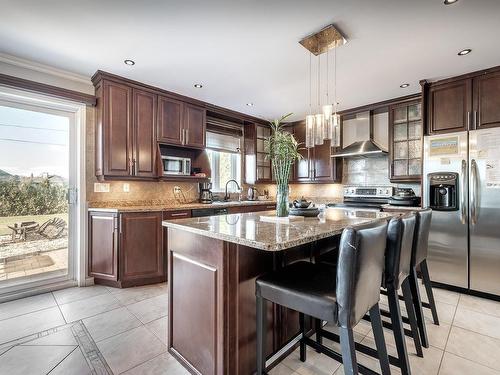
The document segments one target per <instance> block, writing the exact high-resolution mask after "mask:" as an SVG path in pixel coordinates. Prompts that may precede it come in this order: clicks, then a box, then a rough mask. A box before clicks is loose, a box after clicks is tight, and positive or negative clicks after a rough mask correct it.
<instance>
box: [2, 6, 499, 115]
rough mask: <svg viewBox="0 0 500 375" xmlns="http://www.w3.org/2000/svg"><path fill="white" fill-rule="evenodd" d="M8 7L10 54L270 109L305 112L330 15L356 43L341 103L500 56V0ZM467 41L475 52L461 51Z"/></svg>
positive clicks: (341, 56)
mask: <svg viewBox="0 0 500 375" xmlns="http://www.w3.org/2000/svg"><path fill="white" fill-rule="evenodd" d="M0 9H1V22H0V52H4V53H8V54H11V55H15V56H18V57H21V58H25V59H30V60H33V61H37V62H40V63H43V64H48V65H51V66H54V67H57V68H60V69H65V70H68V71H71V72H74V73H79V74H83V75H86V76H88V77H90V76H91V75H92V74H93V73H94V72H95V71H96V70H97V69H102V70H105V71H109V72H112V73H116V74H119V75H123V76H126V77H128V78H132V79H135V80H138V81H142V82H145V83H149V84H152V85H155V86H159V87H162V88H165V89H167V90H171V91H174V92H178V93H181V94H184V95H188V96H191V97H195V98H198V99H201V100H205V101H207V102H210V103H213V104H217V105H219V106H223V107H227V108H231V109H234V110H237V111H241V112H245V113H249V114H252V115H255V116H259V117H264V118H274V117H277V116H280V115H281V114H284V113H287V112H294V113H295V117H296V118H300V117H302V116H303V115H305V114H306V112H307V110H308V101H309V99H308V94H307V93H308V89H307V88H308V71H309V69H308V61H309V60H308V59H309V57H308V53H307V51H306V50H305V49H304V48H303V47H302V46H301V45H299V44H298V41H299V40H300V39H301V38H303V37H304V36H307V35H308V34H310V33H313V32H315V31H318V30H319V29H321V28H322V27H324V26H326V25H328V24H330V23H334V24H335V25H336V26H337V27H338V28H339V29H340V30H341V31H342V32H343V33H344V34H345V36H346V37H347V39H348V41H349V42H348V44H346V45H345V46H342V47H341V48H339V50H338V54H337V60H338V69H337V75H338V79H337V80H338V89H337V97H338V101H339V102H340V108H341V109H342V108H343V109H345V108H352V107H355V106H359V105H363V104H368V103H372V102H377V101H381V100H385V99H390V98H394V97H398V96H402V95H408V94H412V93H415V92H418V91H419V89H420V87H419V84H418V82H419V80H420V79H423V78H427V79H435V78H441V77H447V76H453V75H457V74H461V73H466V72H470V71H473V70H477V69H482V68H487V67H491V66H495V65H500V48H499V46H500V43H499V40H498V38H499V35H500V1H499V0H459V1H458V3H456V4H454V5H450V6H445V5H443V1H442V0H413V1H410V0H323V1H319V0H313V1H311V0H309V1H296V0H268V1H266V0H232V1H230V0H229V1H220V0H212V1H207V0H205V1H203V0H198V1H194V0H177V1H175V0H145V1H136V0H114V1H112V0H107V1H104V0H86V1H78V0H50V1H40V0H24V1H19V0H0ZM464 48H472V49H473V51H472V53H471V54H470V55H468V56H464V57H458V56H457V52H458V51H459V50H462V49H464ZM126 58H130V59H133V60H135V61H136V65H135V66H133V67H128V66H126V65H124V64H123V60H124V59H126ZM313 61H316V60H313ZM325 61H326V60H323V61H322V63H323V64H324V63H325ZM315 64H316V62H315ZM314 66H316V65H314ZM323 66H324V65H323ZM313 73H314V72H313ZM198 82H200V83H202V84H203V88H202V89H195V88H194V87H193V84H194V83H198ZM405 82H407V83H410V87H408V88H406V89H401V88H400V87H399V85H400V84H402V83H405ZM323 88H324V86H323ZM323 96H324V94H323ZM313 100H314V102H316V99H313ZM248 102H253V103H255V106H253V107H248V106H246V103H248Z"/></svg>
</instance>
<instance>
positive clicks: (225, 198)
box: [224, 180, 241, 201]
mask: <svg viewBox="0 0 500 375" xmlns="http://www.w3.org/2000/svg"><path fill="white" fill-rule="evenodd" d="M230 182H234V183H235V184H236V187H237V188H238V200H241V188H240V185H239V184H238V181H236V180H229V181H228V182H226V193H225V194H224V200H225V201H228V200H229V194H228V193H227V185H229V183H230Z"/></svg>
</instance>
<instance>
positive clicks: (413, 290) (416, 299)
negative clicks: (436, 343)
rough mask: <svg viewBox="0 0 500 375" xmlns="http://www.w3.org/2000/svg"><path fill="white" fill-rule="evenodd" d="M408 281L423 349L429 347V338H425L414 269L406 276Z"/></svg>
mask: <svg viewBox="0 0 500 375" xmlns="http://www.w3.org/2000/svg"><path fill="white" fill-rule="evenodd" d="M408 279H409V281H410V289H411V295H412V298H413V307H414V308H415V316H416V317H417V324H418V331H419V332H420V341H421V342H422V346H423V347H424V348H428V347H429V338H428V336H427V327H426V326H425V316H424V312H423V310H422V299H421V298H420V289H419V288H418V279H417V270H416V269H415V267H413V268H412V270H411V271H410V275H409V276H408Z"/></svg>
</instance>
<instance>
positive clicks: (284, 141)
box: [264, 113, 302, 217]
mask: <svg viewBox="0 0 500 375" xmlns="http://www.w3.org/2000/svg"><path fill="white" fill-rule="evenodd" d="M291 115H292V113H289V114H287V115H285V116H282V117H281V118H280V119H277V120H274V121H270V122H269V124H270V126H271V135H270V136H269V137H268V138H267V139H266V140H265V143H264V146H265V150H266V153H267V158H269V160H271V166H272V170H273V175H274V179H275V181H276V216H278V217H285V216H288V208H289V204H288V192H289V188H288V182H289V180H290V172H291V171H292V165H293V163H294V162H295V161H297V160H300V159H301V158H302V155H301V154H300V153H299V144H298V143H297V141H296V139H295V138H294V136H293V134H292V133H290V132H287V131H285V130H284V129H283V124H282V122H283V120H285V119H286V118H288V117H289V116H291Z"/></svg>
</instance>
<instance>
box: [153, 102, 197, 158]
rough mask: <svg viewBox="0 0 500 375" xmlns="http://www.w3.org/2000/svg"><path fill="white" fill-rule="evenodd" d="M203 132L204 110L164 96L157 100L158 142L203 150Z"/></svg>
mask: <svg viewBox="0 0 500 375" xmlns="http://www.w3.org/2000/svg"><path fill="white" fill-rule="evenodd" d="M205 131H206V109H205V108H203V107H200V106H197V105H194V104H189V103H185V102H182V101H180V100H176V99H172V98H169V97H166V96H160V97H159V98H158V142H160V143H163V144H166V145H172V146H182V147H189V148H197V149H203V148H204V147H205Z"/></svg>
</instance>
